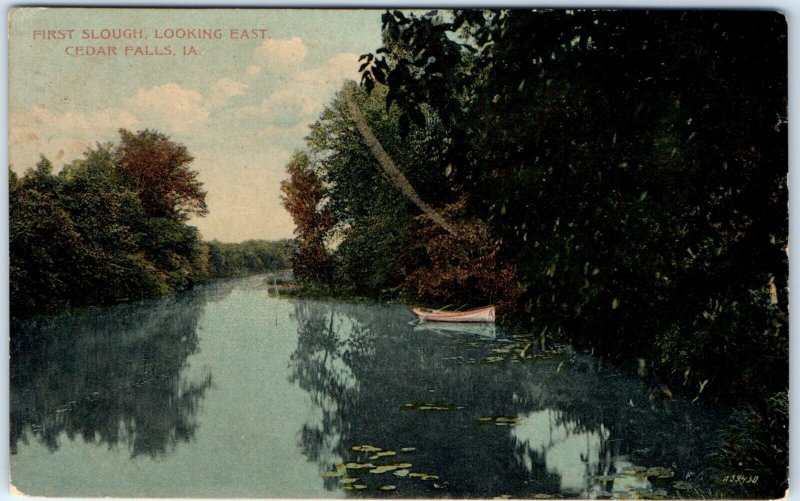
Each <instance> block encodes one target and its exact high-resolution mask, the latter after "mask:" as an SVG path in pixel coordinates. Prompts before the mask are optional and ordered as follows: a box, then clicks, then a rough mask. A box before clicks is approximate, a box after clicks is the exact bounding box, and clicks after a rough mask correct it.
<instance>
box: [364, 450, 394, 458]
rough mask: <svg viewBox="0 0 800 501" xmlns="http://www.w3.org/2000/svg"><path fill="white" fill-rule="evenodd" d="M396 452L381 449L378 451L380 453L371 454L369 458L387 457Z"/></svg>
mask: <svg viewBox="0 0 800 501" xmlns="http://www.w3.org/2000/svg"><path fill="white" fill-rule="evenodd" d="M396 454H397V453H396V452H395V451H381V452H378V453H376V454H374V455H372V456H370V457H369V458H370V459H380V458H383V457H387V456H394V455H396Z"/></svg>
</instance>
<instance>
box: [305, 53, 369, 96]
mask: <svg viewBox="0 0 800 501" xmlns="http://www.w3.org/2000/svg"><path fill="white" fill-rule="evenodd" d="M358 66H359V65H358V55H357V54H351V53H348V52H341V53H339V54H336V55H334V56H332V57H331V58H330V59H328V60H327V61H325V63H324V64H323V65H322V66H320V67H318V68H312V69H308V70H303V71H299V72H297V74H296V75H295V76H294V77H293V78H292V80H293V81H294V82H295V84H299V85H307V86H308V85H324V86H331V85H333V86H335V87H336V88H339V86H341V84H342V81H343V80H348V79H349V80H356V81H358V80H359V79H360V78H361V76H360V74H359V73H358Z"/></svg>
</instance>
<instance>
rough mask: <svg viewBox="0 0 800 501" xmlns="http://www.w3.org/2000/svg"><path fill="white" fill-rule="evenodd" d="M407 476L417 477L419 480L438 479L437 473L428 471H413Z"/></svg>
mask: <svg viewBox="0 0 800 501" xmlns="http://www.w3.org/2000/svg"><path fill="white" fill-rule="evenodd" d="M408 476H409V477H411V478H418V479H420V480H439V476H438V475H431V474H429V473H417V472H414V473H409V474H408Z"/></svg>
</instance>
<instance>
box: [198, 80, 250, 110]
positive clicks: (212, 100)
mask: <svg viewBox="0 0 800 501" xmlns="http://www.w3.org/2000/svg"><path fill="white" fill-rule="evenodd" d="M247 88H248V86H247V84H245V83H242V82H239V81H238V80H234V79H232V78H228V77H224V78H221V79H219V80H217V83H215V84H214V85H213V86H211V90H210V91H209V96H208V103H207V106H208V108H209V109H210V108H218V107H220V106H222V105H224V104H225V103H226V102H227V101H228V99H230V98H232V97H235V96H243V95H244V94H245V91H246V90H247Z"/></svg>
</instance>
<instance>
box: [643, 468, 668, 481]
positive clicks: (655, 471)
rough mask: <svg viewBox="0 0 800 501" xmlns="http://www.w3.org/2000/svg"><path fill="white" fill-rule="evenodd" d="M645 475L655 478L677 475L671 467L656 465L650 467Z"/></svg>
mask: <svg viewBox="0 0 800 501" xmlns="http://www.w3.org/2000/svg"><path fill="white" fill-rule="evenodd" d="M644 475H646V476H648V477H655V478H672V477H674V476H675V473H674V472H673V471H672V470H670V469H669V468H662V467H661V466H656V467H653V468H648V469H647V471H646V472H645V473H644Z"/></svg>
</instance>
